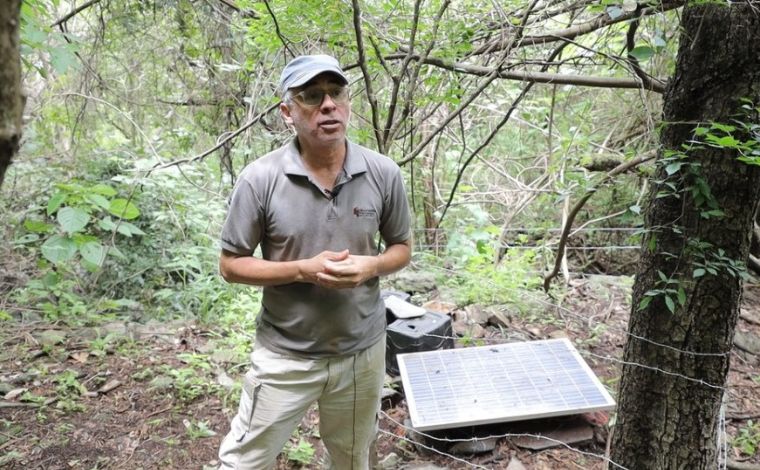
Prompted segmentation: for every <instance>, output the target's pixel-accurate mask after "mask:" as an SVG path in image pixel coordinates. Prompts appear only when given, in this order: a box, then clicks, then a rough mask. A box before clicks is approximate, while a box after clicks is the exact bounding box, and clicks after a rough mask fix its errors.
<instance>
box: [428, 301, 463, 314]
mask: <svg viewBox="0 0 760 470" xmlns="http://www.w3.org/2000/svg"><path fill="white" fill-rule="evenodd" d="M422 308H424V309H425V310H429V311H431V312H438V313H443V314H444V315H448V314H450V313H451V312H453V311H454V310H456V308H457V306H456V304H452V303H450V302H443V301H440V300H431V301H429V302H425V303H424V304H422Z"/></svg>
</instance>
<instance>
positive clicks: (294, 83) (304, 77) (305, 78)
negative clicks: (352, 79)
mask: <svg viewBox="0 0 760 470" xmlns="http://www.w3.org/2000/svg"><path fill="white" fill-rule="evenodd" d="M323 73H331V74H333V75H336V76H337V77H338V78H340V79H341V80H342V81H343V83H344V84H348V79H347V78H346V76H345V75H343V71H341V70H340V69H338V68H324V69H316V70H307V71H305V72H304V73H302V74H301V75H299V76H298V77H296V78H295V79H293V80H290V81H288V83H287V84H286V86H287V89H288V90H289V89H291V88H296V87H299V86H302V85H305V84H307V83H308V82H309V80H311V79H312V78H314V77H316V76H317V75H320V74H323Z"/></svg>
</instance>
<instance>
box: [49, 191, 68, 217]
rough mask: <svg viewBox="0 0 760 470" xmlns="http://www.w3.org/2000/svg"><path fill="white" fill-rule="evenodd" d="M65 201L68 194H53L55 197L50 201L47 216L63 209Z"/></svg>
mask: <svg viewBox="0 0 760 470" xmlns="http://www.w3.org/2000/svg"><path fill="white" fill-rule="evenodd" d="M65 200H66V193H55V194H53V196H52V197H51V198H50V199H49V200H48V205H47V215H53V214H54V213H55V211H57V210H58V208H59V207H61V204H63V201H65Z"/></svg>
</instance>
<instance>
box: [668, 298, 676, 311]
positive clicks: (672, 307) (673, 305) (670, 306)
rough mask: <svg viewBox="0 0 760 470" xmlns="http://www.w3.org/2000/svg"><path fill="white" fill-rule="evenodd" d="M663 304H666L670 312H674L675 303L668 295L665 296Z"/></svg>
mask: <svg viewBox="0 0 760 470" xmlns="http://www.w3.org/2000/svg"><path fill="white" fill-rule="evenodd" d="M665 305H667V307H668V310H670V313H676V304H675V302H673V299H671V298H670V296H668V295H666V296H665Z"/></svg>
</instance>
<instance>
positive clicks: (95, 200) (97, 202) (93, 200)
mask: <svg viewBox="0 0 760 470" xmlns="http://www.w3.org/2000/svg"><path fill="white" fill-rule="evenodd" d="M85 199H86V200H87V202H89V203H90V204H92V205H94V206H98V207H100V208H102V209H105V210H108V209H109V208H110V207H111V201H109V200H108V199H106V198H105V197H103V196H102V195H100V194H88V195H87V196H85Z"/></svg>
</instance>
